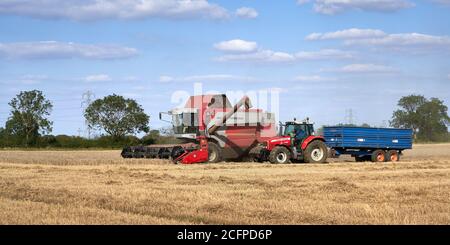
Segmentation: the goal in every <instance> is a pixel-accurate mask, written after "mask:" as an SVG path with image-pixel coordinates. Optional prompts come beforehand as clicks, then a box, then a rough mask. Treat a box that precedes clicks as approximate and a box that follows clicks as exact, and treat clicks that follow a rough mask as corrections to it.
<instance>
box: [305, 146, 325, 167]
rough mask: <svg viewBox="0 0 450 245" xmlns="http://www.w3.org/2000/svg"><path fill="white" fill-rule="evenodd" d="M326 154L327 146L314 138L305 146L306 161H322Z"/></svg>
mask: <svg viewBox="0 0 450 245" xmlns="http://www.w3.org/2000/svg"><path fill="white" fill-rule="evenodd" d="M327 156H328V153H327V146H326V145H325V143H323V142H322V141H320V140H314V141H313V142H311V143H309V145H308V146H307V147H306V150H305V162H307V163H324V162H325V161H326V160H327Z"/></svg>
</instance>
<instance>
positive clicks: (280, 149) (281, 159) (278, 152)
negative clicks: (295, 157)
mask: <svg viewBox="0 0 450 245" xmlns="http://www.w3.org/2000/svg"><path fill="white" fill-rule="evenodd" d="M290 158H291V152H290V151H289V150H288V149H287V148H286V147H284V146H277V147H275V148H273V149H272V151H270V154H269V161H270V163H281V164H283V163H288V162H289V159H290Z"/></svg>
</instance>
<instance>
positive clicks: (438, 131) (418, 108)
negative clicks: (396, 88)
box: [390, 95, 450, 141]
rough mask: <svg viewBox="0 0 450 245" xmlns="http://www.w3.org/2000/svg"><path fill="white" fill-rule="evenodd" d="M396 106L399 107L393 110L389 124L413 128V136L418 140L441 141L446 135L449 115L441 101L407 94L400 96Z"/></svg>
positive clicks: (449, 121)
mask: <svg viewBox="0 0 450 245" xmlns="http://www.w3.org/2000/svg"><path fill="white" fill-rule="evenodd" d="M398 106H399V107H401V109H398V110H396V111H394V112H393V114H392V120H391V121H390V124H391V126H393V127H399V128H411V129H413V132H414V137H415V138H416V139H418V140H426V141H442V140H446V138H447V137H448V130H447V126H448V125H449V123H450V117H449V116H448V114H447V110H448V108H447V106H446V105H444V102H443V101H441V100H439V99H438V98H431V99H429V100H428V99H427V98H425V97H424V96H422V95H409V96H405V97H402V98H401V99H400V100H399V102H398Z"/></svg>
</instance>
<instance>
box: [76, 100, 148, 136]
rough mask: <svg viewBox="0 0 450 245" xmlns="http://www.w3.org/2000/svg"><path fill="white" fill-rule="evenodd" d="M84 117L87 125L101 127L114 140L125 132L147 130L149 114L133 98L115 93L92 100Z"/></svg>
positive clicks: (131, 132)
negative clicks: (126, 97)
mask: <svg viewBox="0 0 450 245" xmlns="http://www.w3.org/2000/svg"><path fill="white" fill-rule="evenodd" d="M84 117H85V118H86V120H87V122H88V124H89V127H91V128H97V129H103V130H104V131H105V132H106V133H107V134H109V135H110V136H112V137H113V138H114V139H115V140H118V139H120V138H123V137H124V136H125V135H127V134H135V133H139V132H142V131H143V132H148V131H149V127H148V123H149V116H148V115H147V114H145V113H144V110H143V109H142V107H141V106H140V105H139V104H138V103H137V102H136V101H135V100H132V99H125V98H124V97H122V96H120V95H116V94H113V95H109V96H106V97H104V98H103V99H98V100H95V101H94V102H92V103H91V104H90V105H89V106H88V107H87V108H86V110H85V112H84Z"/></svg>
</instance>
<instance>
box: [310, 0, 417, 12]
mask: <svg viewBox="0 0 450 245" xmlns="http://www.w3.org/2000/svg"><path fill="white" fill-rule="evenodd" d="M414 6H415V4H414V3H411V2H410V1H408V0H315V1H314V11H316V12H318V13H321V14H328V15H333V14H337V13H341V12H345V11H349V10H362V11H371V12H394V11H398V10H401V9H406V8H412V7H414Z"/></svg>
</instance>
